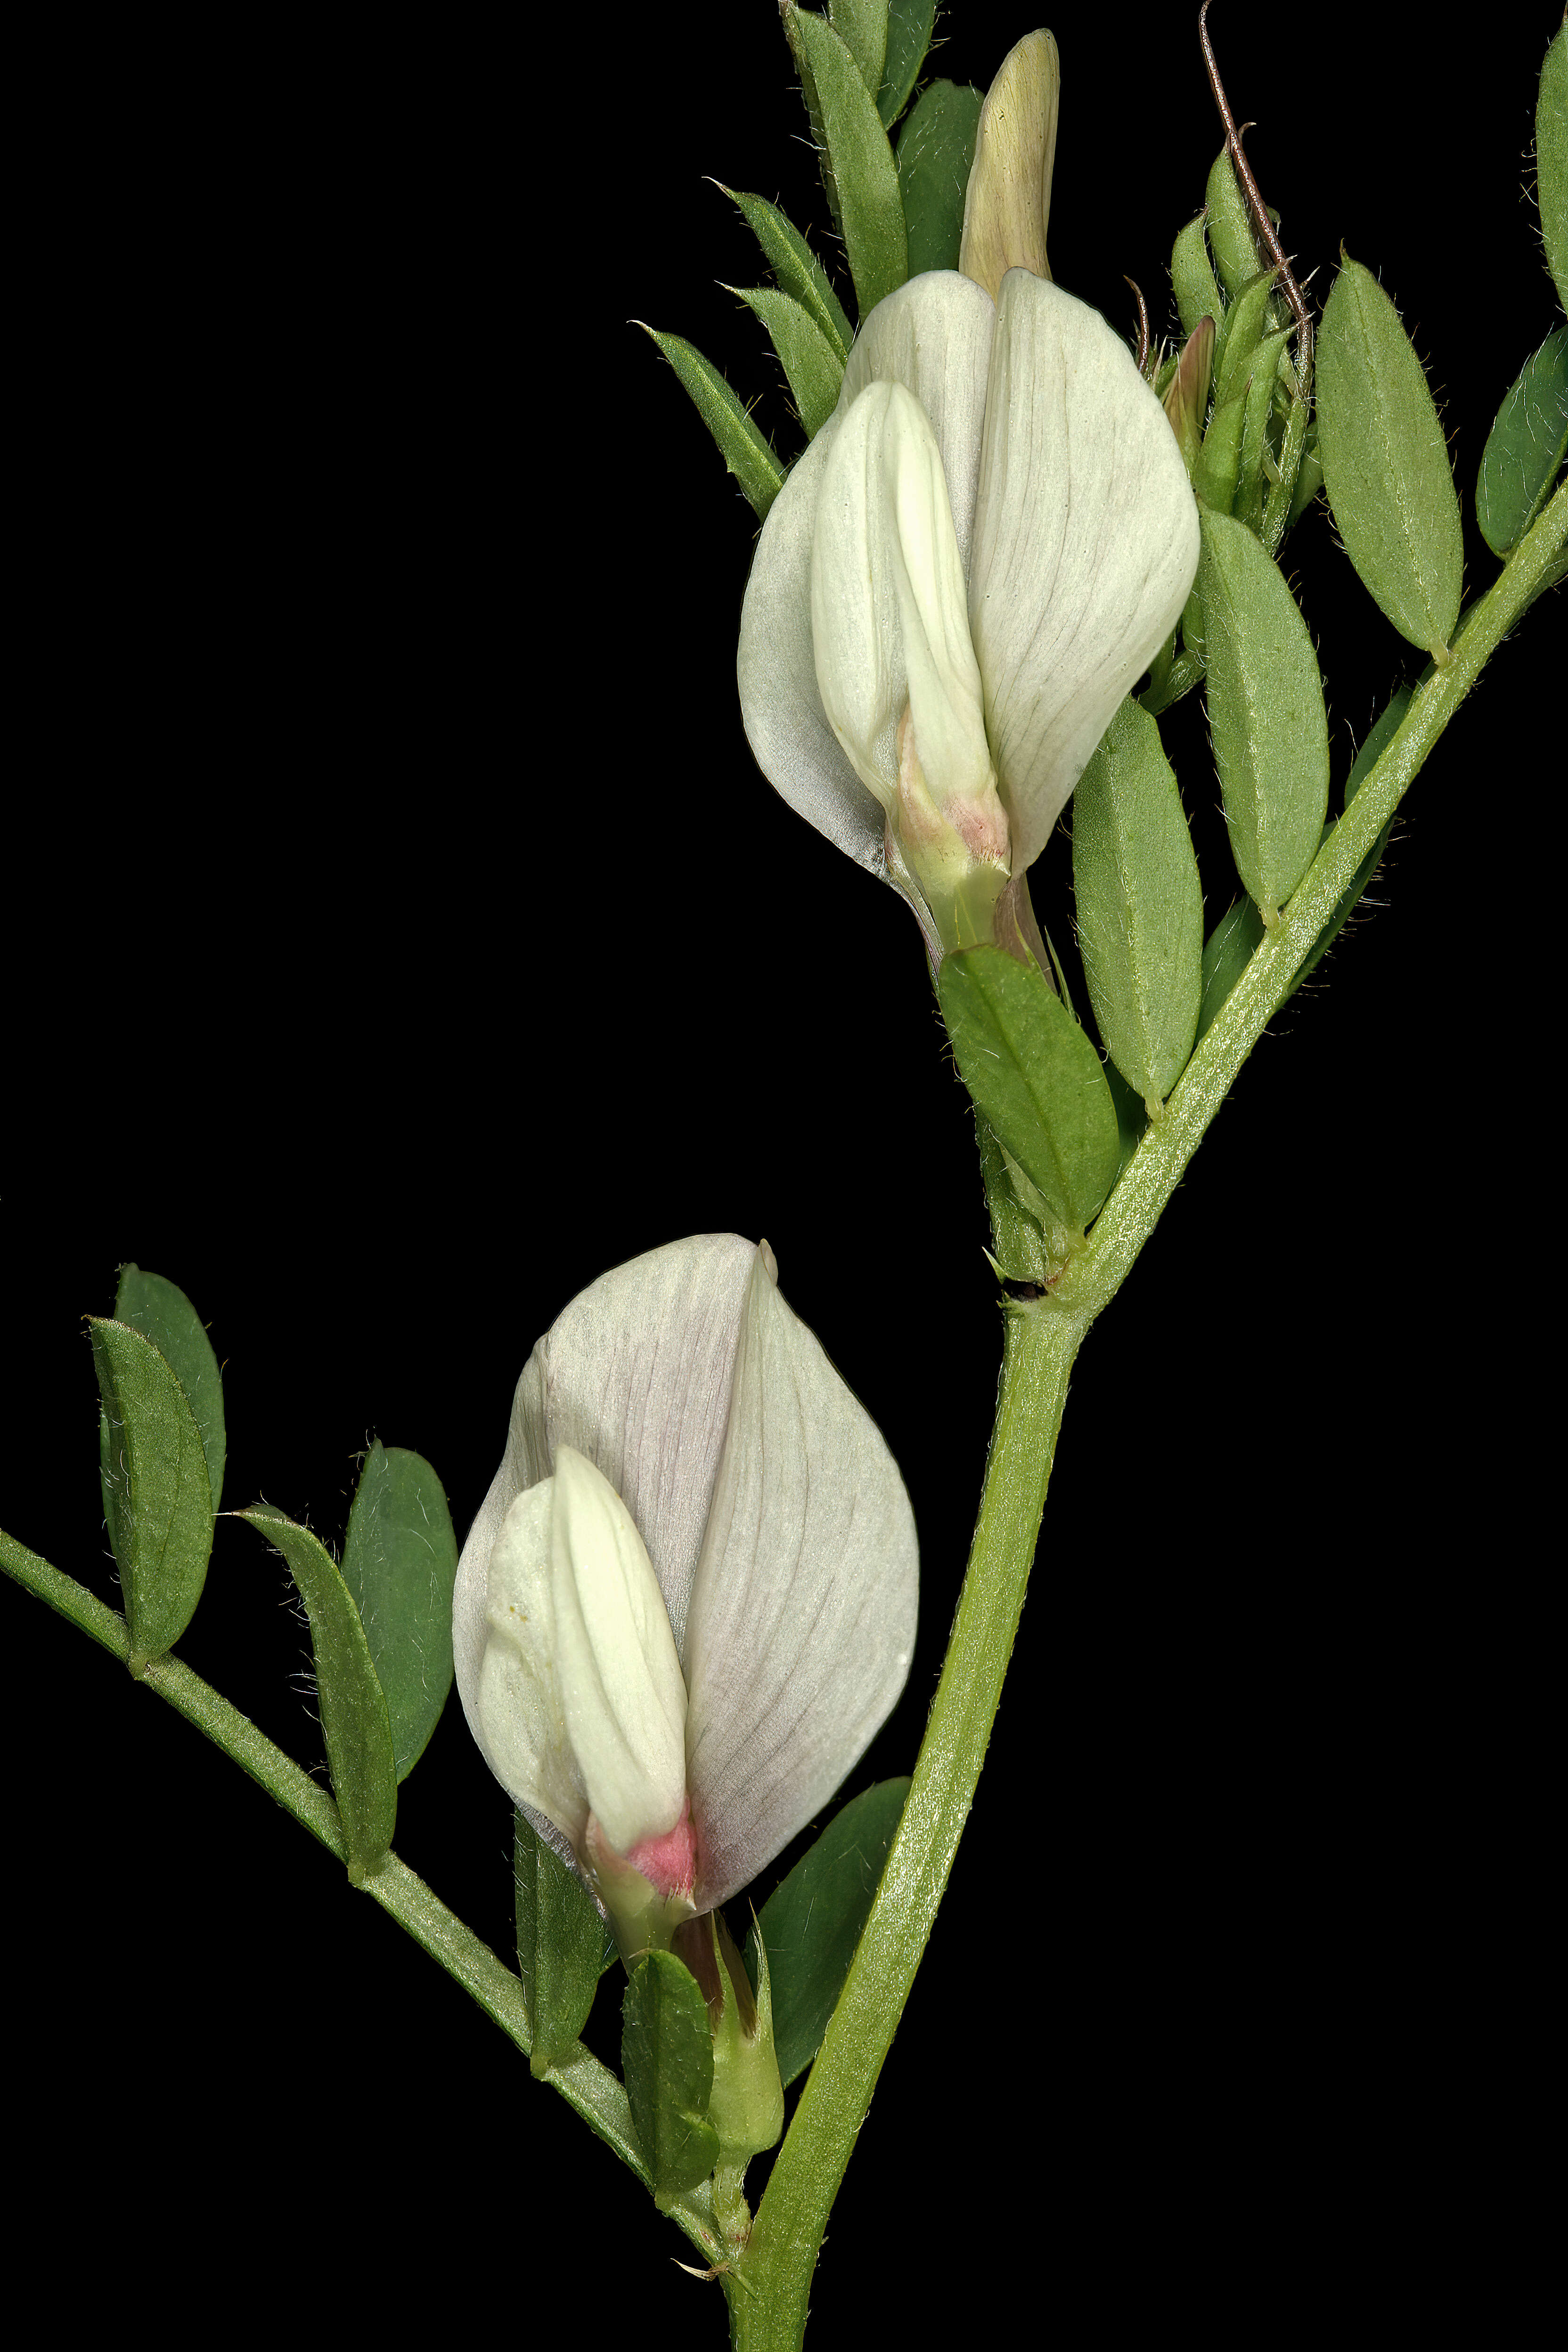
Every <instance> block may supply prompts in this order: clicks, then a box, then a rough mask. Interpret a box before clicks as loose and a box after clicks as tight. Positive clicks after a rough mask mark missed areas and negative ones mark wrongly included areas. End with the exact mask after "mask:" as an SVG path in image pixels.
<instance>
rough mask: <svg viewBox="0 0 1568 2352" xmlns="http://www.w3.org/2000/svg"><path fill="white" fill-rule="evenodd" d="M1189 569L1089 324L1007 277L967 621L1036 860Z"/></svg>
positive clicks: (1168, 500)
mask: <svg viewBox="0 0 1568 2352" xmlns="http://www.w3.org/2000/svg"><path fill="white" fill-rule="evenodd" d="M1197 561H1198V518H1197V509H1196V507H1195V506H1194V501H1193V494H1192V489H1191V487H1190V485H1189V484H1188V481H1187V476H1186V468H1185V467H1184V465H1183V463H1182V455H1181V451H1180V450H1179V448H1178V447H1177V446H1176V439H1175V436H1174V435H1173V432H1172V431H1171V428H1170V425H1169V424H1168V423H1167V422H1166V419H1165V416H1164V413H1163V410H1162V408H1161V406H1160V404H1159V402H1158V401H1157V400H1156V399H1155V397H1154V395H1153V394H1152V392H1151V391H1150V389H1149V387H1148V385H1147V384H1146V383H1144V382H1143V379H1142V376H1141V375H1140V374H1139V373H1138V370H1137V367H1136V366H1135V364H1134V362H1133V361H1132V358H1131V353H1130V352H1128V351H1127V350H1126V348H1125V347H1124V345H1123V344H1121V342H1120V341H1118V339H1117V337H1116V336H1115V335H1114V334H1113V333H1112V332H1111V331H1110V328H1109V327H1108V326H1107V325H1106V323H1105V321H1104V320H1103V319H1102V318H1101V317H1100V314H1099V312H1098V311H1095V310H1090V309H1089V306H1088V305H1087V304H1086V303H1083V302H1079V301H1076V300H1075V299H1074V298H1073V297H1072V296H1071V295H1070V294H1064V293H1063V292H1062V290H1061V289H1060V287H1058V286H1053V285H1050V284H1047V282H1046V281H1045V280H1044V279H1042V278H1034V277H1031V276H1030V275H1029V274H1028V273H1027V271H1025V270H1021V269H1020V270H1010V271H1009V272H1008V274H1007V276H1006V277H1005V278H1004V279H1003V281H1002V298H1001V301H1000V303H999V305H998V309H997V320H996V334H995V339H994V345H993V350H992V361H991V383H990V391H989V395H988V398H987V402H986V410H985V440H984V451H983V454H982V457H981V467H980V496H979V503H978V507H977V509H976V514H975V526H974V557H973V564H972V567H971V570H970V575H969V618H970V625H971V628H972V630H973V639H974V649H975V652H976V653H977V655H978V656H979V658H980V674H981V677H983V679H984V685H985V719H986V731H987V733H988V735H989V737H990V740H991V751H992V756H993V758H994V761H995V763H996V769H997V773H998V775H999V777H1000V779H1001V786H1002V795H1003V798H1004V800H1005V802H1006V803H1007V811H1008V815H1009V817H1010V819H1011V821H1012V829H1013V871H1014V873H1015V874H1018V873H1021V872H1023V870H1024V869H1025V868H1026V866H1028V865H1029V864H1030V863H1031V862H1032V861H1033V859H1034V858H1035V857H1037V856H1038V854H1039V852H1040V850H1041V849H1042V848H1043V846H1044V845H1045V843H1046V841H1047V837H1048V835H1049V834H1050V830H1051V827H1052V826H1053V825H1054V824H1055V823H1056V821H1057V818H1058V816H1059V815H1060V814H1061V812H1062V810H1063V808H1064V807H1065V806H1066V804H1067V802H1068V797H1069V796H1070V794H1071V793H1072V789H1073V786H1074V785H1075V784H1076V783H1077V782H1078V780H1079V776H1080V775H1081V774H1082V773H1083V771H1084V769H1085V768H1086V767H1087V765H1088V764H1089V759H1090V757H1091V755H1092V753H1093V751H1094V748H1095V745H1096V744H1097V743H1098V742H1099V740H1100V737H1101V735H1103V733H1104V732H1105V730H1106V728H1107V727H1108V726H1109V724H1110V719H1111V715H1112V713H1113V712H1114V711H1115V709H1116V707H1117V705H1118V704H1119V703H1120V702H1121V698H1122V696H1123V695H1124V694H1125V693H1126V692H1127V690H1128V688H1130V687H1131V685H1132V684H1133V683H1134V682H1135V680H1136V679H1137V677H1138V676H1139V674H1140V672H1141V671H1142V670H1144V669H1146V668H1147V667H1148V665H1149V662H1150V660H1151V659H1152V656H1153V655H1154V654H1155V653H1156V652H1157V651H1158V649H1159V647H1160V646H1162V645H1163V642H1164V640H1165V638H1166V637H1167V636H1168V635H1170V632H1171V630H1172V629H1173V627H1174V626H1175V624H1176V620H1177V617H1178V615H1179V614H1180V613H1181V610H1182V607H1183V605H1184V604H1185V602H1186V599H1187V592H1188V590H1189V589H1190V588H1191V586H1192V583H1193V577H1194V572H1196V570H1197Z"/></svg>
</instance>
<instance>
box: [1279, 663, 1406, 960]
mask: <svg viewBox="0 0 1568 2352" xmlns="http://www.w3.org/2000/svg"><path fill="white" fill-rule="evenodd" d="M1410 695H1411V689H1410V688H1409V687H1407V686H1402V687H1399V688H1396V689H1395V691H1394V694H1393V695H1392V697H1391V698H1390V699H1389V701H1388V704H1387V706H1386V708H1385V709H1383V710H1382V711H1380V712H1379V714H1378V716H1377V718H1376V719H1375V720H1374V721H1373V725H1372V728H1371V729H1370V730H1369V731H1368V734H1367V738H1366V740H1365V742H1364V743H1363V745H1362V747H1361V750H1360V751H1358V752H1357V753H1356V755H1355V759H1354V761H1353V762H1352V767H1351V772H1350V774H1349V775H1348V776H1347V777H1346V778H1345V806H1346V808H1349V806H1350V804H1351V803H1352V801H1353V800H1354V798H1355V796H1356V794H1357V793H1358V792H1359V791H1360V790H1361V787H1362V785H1363V783H1364V782H1365V781H1366V779H1367V777H1368V776H1369V775H1370V774H1371V773H1372V771H1373V767H1374V766H1375V765H1376V763H1377V761H1379V760H1380V759H1381V758H1382V757H1383V754H1384V751H1386V749H1387V747H1388V745H1389V744H1390V743H1392V742H1393V740H1394V736H1395V735H1396V734H1397V733H1398V731H1399V727H1400V722H1401V721H1402V720H1403V719H1404V717H1405V712H1406V711H1407V710H1408V709H1409V708H1410ZM1393 831H1394V819H1393V818H1392V817H1390V818H1389V820H1388V823H1387V824H1385V825H1384V828H1383V831H1382V832H1381V833H1380V834H1379V835H1378V836H1377V839H1376V840H1375V841H1374V842H1373V845H1372V847H1371V848H1370V849H1369V850H1368V851H1367V853H1366V856H1364V857H1363V859H1362V862H1361V864H1360V865H1359V866H1357V867H1356V870H1355V872H1354V874H1353V875H1352V877H1351V881H1350V886H1349V887H1348V888H1347V889H1346V890H1345V892H1344V894H1343V896H1342V898H1341V899H1340V901H1339V903H1338V905H1337V906H1336V907H1335V908H1334V911H1333V913H1332V914H1331V916H1330V917H1329V919H1328V921H1327V922H1326V923H1325V924H1324V926H1323V928H1322V929H1321V931H1320V933H1319V934H1318V937H1317V939H1316V940H1315V941H1314V942H1313V945H1312V949H1311V952H1310V954H1309V956H1308V957H1307V960H1306V961H1305V962H1304V963H1303V964H1302V966H1301V969H1300V971H1299V972H1298V973H1297V974H1296V983H1295V988H1292V990H1291V992H1290V993H1291V995H1292V996H1293V995H1294V994H1295V992H1296V989H1297V988H1300V985H1301V982H1303V981H1304V980H1305V979H1306V977H1307V975H1308V973H1309V972H1310V971H1312V970H1313V969H1314V968H1315V967H1316V966H1317V965H1318V964H1320V963H1321V961H1322V960H1323V957H1324V956H1325V955H1326V954H1327V952H1328V950H1329V949H1330V948H1331V947H1332V945H1333V943H1334V941H1335V940H1336V939H1337V938H1338V937H1339V935H1340V933H1341V931H1342V929H1344V926H1345V921H1346V919H1347V917H1348V916H1349V915H1350V913H1351V911H1352V908H1354V906H1355V903H1356V900H1357V899H1358V898H1360V897H1361V895H1362V892H1363V890H1364V889H1365V888H1366V886H1367V884H1368V883H1369V882H1370V881H1371V880H1372V877H1373V875H1374V874H1375V873H1376V871H1377V869H1378V866H1379V863H1380V862H1381V860H1382V857H1383V853H1384V850H1385V849H1386V848H1387V847H1388V836H1389V835H1390V834H1391V833H1392V832H1393Z"/></svg>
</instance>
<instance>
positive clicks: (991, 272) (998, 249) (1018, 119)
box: [958, 32, 1062, 301]
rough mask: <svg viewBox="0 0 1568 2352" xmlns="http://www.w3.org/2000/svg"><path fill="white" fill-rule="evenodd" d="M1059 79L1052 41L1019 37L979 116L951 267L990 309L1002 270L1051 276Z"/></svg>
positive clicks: (1040, 36)
mask: <svg viewBox="0 0 1568 2352" xmlns="http://www.w3.org/2000/svg"><path fill="white" fill-rule="evenodd" d="M1061 80H1062V77H1061V65H1060V61H1059V60H1058V56H1057V45H1056V40H1055V37H1054V36H1053V35H1051V34H1050V33H1047V32H1039V33H1028V34H1026V35H1025V37H1024V38H1023V39H1022V40H1021V41H1020V42H1019V43H1018V45H1017V47H1016V48H1014V49H1011V50H1010V51H1009V52H1008V54H1007V56H1006V57H1005V58H1004V59H1003V62H1002V69H1001V71H1000V72H999V73H998V74H997V76H996V79H995V80H994V82H993V83H992V85H991V87H990V89H989V90H988V91H987V92H986V94H985V103H984V106H983V107H982V108H981V110H980V127H979V131H978V132H977V134H976V137H975V142H974V162H973V164H972V166H971V167H970V173H969V186H968V189H967V191H966V193H965V195H964V199H963V239H962V241H961V243H960V246H959V249H958V266H959V268H960V269H961V270H962V271H963V275H964V276H965V278H973V279H974V281H975V283H976V285H979V286H984V289H985V291H986V292H987V294H989V295H990V297H991V299H992V300H993V301H995V300H996V299H997V296H998V295H999V294H1000V292H1001V289H1002V280H1003V278H1004V277H1005V274H1006V272H1007V271H1008V270H1009V269H1029V270H1032V271H1033V272H1034V274H1035V276H1036V277H1037V278H1048V277H1049V276H1050V274H1051V266H1050V263H1049V262H1048V260H1047V258H1046V226H1047V222H1048V220H1049V218H1050V210H1051V169H1052V166H1053V164H1054V163H1055V161H1056V152H1057V110H1058V104H1059V102H1060V98H1061Z"/></svg>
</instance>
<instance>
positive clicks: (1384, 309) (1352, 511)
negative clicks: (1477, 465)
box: [1318, 257, 1464, 656]
mask: <svg viewBox="0 0 1568 2352" xmlns="http://www.w3.org/2000/svg"><path fill="white" fill-rule="evenodd" d="M1318 448H1319V452H1320V454H1321V457H1322V462H1323V478H1324V480H1325V482H1326V483H1327V485H1328V492H1329V504H1330V506H1331V508H1332V509H1333V517H1334V522H1335V526H1336V528H1337V529H1338V530H1339V534H1340V537H1341V538H1342V540H1343V541H1344V544H1345V552H1346V554H1347V555H1348V556H1349V557H1350V560H1351V562H1352V563H1353V564H1354V565H1355V568H1356V570H1357V572H1359V573H1360V575H1361V578H1362V580H1363V583H1364V585H1365V586H1366V587H1367V588H1368V589H1369V590H1370V592H1371V593H1372V595H1373V597H1374V598H1375V600H1376V602H1377V603H1378V604H1380V605H1381V606H1382V608H1383V610H1384V613H1385V614H1387V615H1388V618H1389V619H1390V620H1391V621H1392V622H1393V624H1394V627H1395V628H1396V629H1397V630H1398V631H1399V633H1400V635H1401V636H1404V637H1408V639H1409V640H1410V643H1411V644H1412V645H1413V646H1425V647H1426V650H1427V652H1428V653H1431V654H1433V655H1434V656H1436V654H1437V653H1438V651H1439V650H1442V651H1443V652H1445V653H1446V651H1447V644H1448V640H1449V638H1450V637H1451V636H1452V635H1453V634H1454V624H1455V622H1456V621H1457V620H1458V614H1459V591H1460V587H1461V584H1462V574H1463V569H1464V543H1463V540H1462V537H1461V534H1460V530H1459V502H1458V499H1457V498H1456V497H1455V495H1454V478H1453V475H1452V474H1451V473H1450V471H1449V469H1448V451H1447V445H1446V443H1445V442H1444V439H1443V428H1442V426H1441V425H1440V424H1439V423H1438V421H1437V411H1436V406H1435V405H1434V404H1433V400H1432V394H1431V392H1430V391H1429V390H1428V388H1427V383H1426V376H1425V375H1424V374H1423V373H1422V370H1421V362H1420V361H1419V360H1418V359H1417V358H1416V356H1415V351H1414V350H1413V348H1412V346H1411V342H1410V339H1409V337H1408V336H1407V335H1406V333H1405V330H1404V328H1403V327H1402V326H1401V325H1400V323H1399V313H1398V311H1397V310H1395V309H1394V305H1393V303H1392V302H1391V301H1390V300H1389V299H1388V296H1387V295H1386V294H1385V293H1384V290H1383V289H1382V287H1381V286H1380V285H1379V284H1378V282H1377V280H1376V278H1373V275H1372V273H1371V271H1370V270H1367V269H1363V268H1362V266H1361V264H1360V262H1359V261H1352V260H1350V259H1349V258H1348V257H1347V258H1346V259H1345V261H1344V263H1343V266H1342V268H1341V270H1340V274H1339V276H1338V277H1337V278H1335V280H1334V287H1333V291H1332V293H1331V295H1330V296H1329V299H1328V302H1327V304H1326V305H1325V307H1324V310H1323V319H1322V324H1321V327H1320V329H1319V331H1318Z"/></svg>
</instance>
